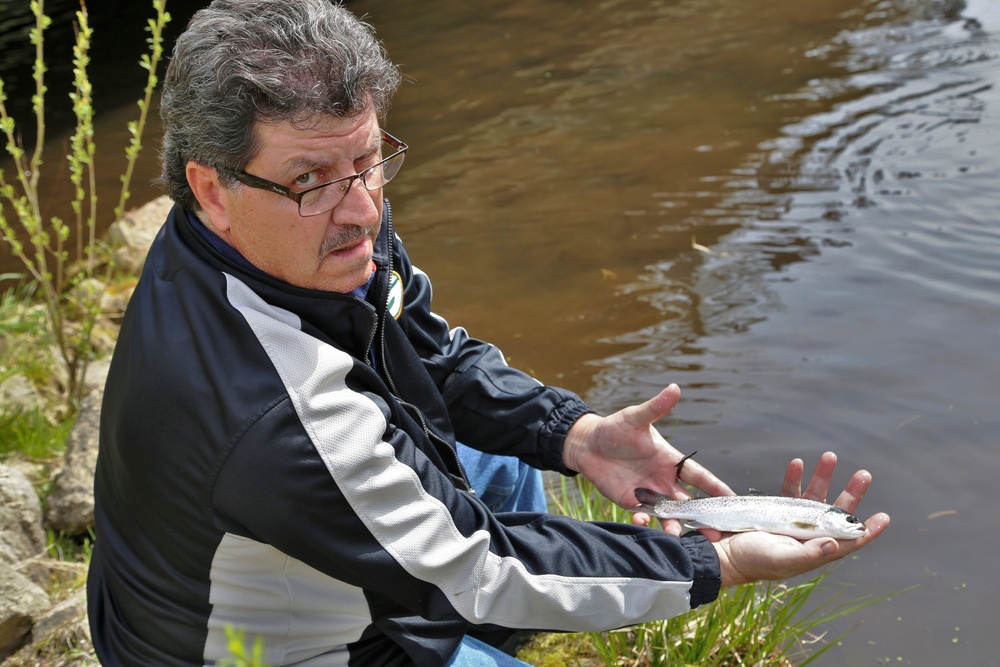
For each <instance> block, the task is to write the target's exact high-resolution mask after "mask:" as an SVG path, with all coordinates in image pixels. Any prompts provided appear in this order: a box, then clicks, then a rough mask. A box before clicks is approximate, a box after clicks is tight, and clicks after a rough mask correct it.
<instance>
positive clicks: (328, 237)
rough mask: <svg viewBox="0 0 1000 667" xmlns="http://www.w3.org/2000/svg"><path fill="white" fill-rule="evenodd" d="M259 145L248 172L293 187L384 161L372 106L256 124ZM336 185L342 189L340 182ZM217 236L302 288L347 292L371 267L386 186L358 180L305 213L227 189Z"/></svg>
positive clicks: (280, 200) (273, 198)
mask: <svg viewBox="0 0 1000 667" xmlns="http://www.w3.org/2000/svg"><path fill="white" fill-rule="evenodd" d="M256 132H257V138H258V141H259V145H260V150H259V152H258V153H257V155H256V157H254V159H253V160H252V161H251V162H250V164H248V165H247V167H246V171H247V172H248V173H251V174H253V175H255V176H259V177H260V178H265V179H267V180H269V181H274V182H275V183H280V184H281V185H285V186H287V187H289V188H292V189H294V190H304V189H307V188H308V187H310V186H314V185H318V184H320V183H326V182H327V181H332V180H334V179H337V178H343V177H344V176H351V175H353V174H356V173H358V172H360V171H363V170H364V169H366V168H367V167H370V166H372V164H374V163H375V162H377V161H378V160H379V148H380V146H381V135H380V133H379V127H378V119H377V118H376V116H375V113H374V111H370V112H368V113H365V114H363V115H361V116H357V117H353V118H337V117H333V116H326V115H323V116H317V117H314V118H312V119H310V120H309V121H308V122H306V123H302V124H299V125H297V126H293V125H292V124H291V123H288V122H282V123H278V124H272V125H258V126H257V128H256ZM331 187H338V186H336V185H334V186H331ZM221 201H222V202H223V208H224V210H225V216H226V218H227V220H226V225H225V227H228V229H224V230H223V232H222V233H220V236H222V238H223V239H224V240H226V241H227V242H228V243H229V244H230V245H232V246H233V247H234V248H236V249H237V250H238V251H239V252H240V253H241V254H242V255H243V256H244V257H246V258H247V259H248V260H249V261H250V262H251V263H252V264H254V265H255V266H256V267H257V268H259V269H261V270H262V271H264V272H265V273H268V274H270V275H272V276H274V277H276V278H280V279H281V280H284V281H285V282H287V283H290V284H292V285H296V286H299V287H306V288H311V289H318V290H326V291H330V292H342V293H346V292H349V291H351V290H352V289H354V288H356V287H359V286H361V285H363V284H364V283H365V282H366V281H367V280H368V277H369V275H370V273H371V259H372V252H373V248H374V242H375V238H376V236H377V235H378V231H379V227H380V226H381V222H382V191H381V189H379V190H374V191H371V192H369V191H368V190H366V189H365V187H364V184H363V183H361V182H359V181H357V180H356V181H354V182H353V183H352V185H351V189H350V190H349V191H348V192H347V195H346V196H345V197H344V198H343V200H341V202H340V203H339V204H337V206H336V208H334V209H333V210H331V211H328V212H326V213H323V214H320V215H315V216H310V217H302V216H300V215H299V212H298V207H297V205H296V204H295V202H293V201H292V200H290V199H287V198H286V197H282V196H280V195H278V194H275V193H273V192H270V191H267V190H260V189H256V188H249V187H243V186H237V187H234V188H233V189H232V190H224V191H223V193H222V197H221Z"/></svg>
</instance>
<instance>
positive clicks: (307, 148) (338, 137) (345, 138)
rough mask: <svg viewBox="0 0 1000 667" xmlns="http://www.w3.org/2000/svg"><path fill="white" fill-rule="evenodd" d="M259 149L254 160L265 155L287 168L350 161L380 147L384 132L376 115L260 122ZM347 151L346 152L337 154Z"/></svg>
mask: <svg viewBox="0 0 1000 667" xmlns="http://www.w3.org/2000/svg"><path fill="white" fill-rule="evenodd" d="M254 134H255V140H256V143H257V151H256V153H255V157H254V159H253V160H251V162H256V161H257V160H258V159H259V158H265V159H266V160H267V161H268V162H271V163H272V164H275V163H277V164H280V165H281V166H282V167H283V168H286V169H295V168H298V167H301V166H308V165H313V164H315V165H319V164H330V163H331V162H332V161H333V160H334V159H337V158H341V159H343V158H347V159H350V160H353V159H356V158H357V157H360V156H361V155H362V154H363V153H366V152H368V151H375V150H378V147H379V145H380V144H381V132H380V131H379V126H378V120H377V118H376V117H375V114H374V113H372V114H370V115H368V114H366V115H365V116H360V117H359V116H354V117H350V118H340V117H336V116H328V115H325V114H317V115H316V116H313V117H310V118H308V119H306V120H305V121H297V122H291V121H287V120H283V121H279V122H273V123H258V124H257V126H256V127H255V128H254ZM340 152H343V153H345V154H344V155H337V154H338V153H340Z"/></svg>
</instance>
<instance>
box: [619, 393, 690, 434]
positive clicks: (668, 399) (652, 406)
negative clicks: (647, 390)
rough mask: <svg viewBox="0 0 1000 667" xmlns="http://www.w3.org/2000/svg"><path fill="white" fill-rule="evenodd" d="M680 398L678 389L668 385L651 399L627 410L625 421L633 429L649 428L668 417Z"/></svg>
mask: <svg viewBox="0 0 1000 667" xmlns="http://www.w3.org/2000/svg"><path fill="white" fill-rule="evenodd" d="M680 398H681V389H680V387H678V386H677V385H676V384H670V385H669V386H667V387H666V388H664V389H663V390H662V391H660V393H658V394H657V395H656V396H654V397H653V398H651V399H649V400H648V401H646V402H645V403H642V404H640V405H636V406H634V407H633V408H632V409H631V410H629V411H628V417H627V421H628V422H629V424H630V425H631V426H634V427H643V426H649V425H650V424H652V423H654V422H657V421H659V420H660V419H663V418H664V417H666V416H667V415H669V414H670V413H671V412H672V411H673V409H674V408H675V407H677V402H678V401H680Z"/></svg>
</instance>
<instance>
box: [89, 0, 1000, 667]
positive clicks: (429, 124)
mask: <svg viewBox="0 0 1000 667" xmlns="http://www.w3.org/2000/svg"><path fill="white" fill-rule="evenodd" d="M350 7H351V8H352V9H353V10H355V11H356V12H358V13H360V14H367V15H368V17H369V20H370V21H371V22H372V23H373V24H374V25H375V26H376V27H377V28H378V30H379V33H380V35H381V36H382V37H383V39H384V40H385V42H386V45H387V47H388V49H389V51H390V54H391V55H392V56H393V58H394V59H395V60H396V61H397V62H399V63H400V64H401V65H402V67H403V70H404V72H405V73H406V74H407V76H408V77H409V81H408V83H406V84H404V86H403V88H402V90H401V91H400V93H399V95H398V96H397V100H396V103H395V105H394V107H393V110H392V111H391V113H390V118H389V125H388V127H389V129H390V131H392V132H393V133H394V134H396V135H397V136H400V137H401V138H403V139H404V140H405V141H407V142H408V143H409V144H410V145H411V150H410V154H409V156H408V158H407V164H406V165H405V167H404V169H403V170H402V172H401V173H400V175H399V176H398V177H397V179H396V180H395V181H393V183H392V185H391V186H390V188H389V190H388V194H389V196H390V197H391V198H392V200H393V207H394V212H395V221H396V226H397V229H398V231H399V232H400V233H401V234H402V235H403V236H404V238H406V240H407V245H408V248H409V250H410V252H411V255H412V256H413V257H414V259H415V261H416V263H417V264H418V265H419V266H421V268H423V269H425V270H427V271H428V272H429V273H430V275H431V276H432V277H433V279H434V282H435V301H436V306H437V309H438V310H439V311H440V312H441V313H442V314H443V315H444V316H445V317H447V318H448V319H449V320H450V321H451V322H452V323H453V324H462V325H464V326H465V327H466V328H468V329H469V331H470V332H471V333H472V334H473V335H476V336H479V337H483V338H487V339H489V340H492V341H494V342H496V343H498V344H499V345H500V346H501V347H502V348H503V350H504V351H505V353H506V354H507V355H508V357H509V358H510V361H511V363H512V364H515V365H518V366H521V367H523V368H526V369H529V370H531V371H532V372H533V373H535V374H536V375H537V376H538V377H539V378H540V379H542V380H543V381H546V382H553V383H560V384H563V385H565V386H568V387H570V388H572V389H574V390H576V391H579V392H580V393H582V394H583V395H585V396H586V397H587V399H588V400H589V401H590V402H591V403H592V404H593V405H595V406H597V407H598V408H600V409H601V410H608V411H609V410H613V409H616V408H618V407H621V406H624V405H628V404H630V403H633V402H635V401H638V400H642V399H644V398H646V397H648V396H649V395H651V394H652V393H653V392H654V391H656V390H657V389H658V388H660V387H662V386H663V385H665V384H666V383H669V382H677V383H679V384H680V385H681V387H682V390H683V397H682V402H681V405H680V406H679V408H678V409H677V411H676V413H675V415H674V416H672V417H671V418H669V419H668V420H666V421H665V422H664V423H663V424H662V430H663V432H664V433H665V434H666V435H667V436H668V437H669V438H670V439H671V441H672V442H673V443H674V444H675V445H676V446H677V447H678V448H680V449H681V450H682V451H685V452H690V451H693V450H697V451H698V456H697V458H698V460H699V461H701V462H702V463H704V464H705V465H707V466H709V467H710V468H711V469H712V470H714V471H715V472H716V473H717V474H719V475H720V476H721V477H723V478H724V479H726V480H727V481H728V482H729V483H730V485H731V486H733V487H734V488H736V489H746V488H748V487H755V488H759V489H762V490H765V491H776V490H777V488H778V485H779V483H780V478H781V471H782V469H783V466H784V464H785V463H786V462H787V461H788V460H789V459H790V458H792V457H793V456H802V457H804V458H805V459H806V460H807V464H809V465H811V464H812V463H814V462H815V460H816V458H817V457H818V455H819V454H820V453H821V452H822V451H824V450H827V449H833V450H835V451H837V452H838V453H839V454H840V457H841V461H842V468H843V469H842V471H841V474H840V475H839V476H838V477H839V478H838V480H837V481H838V482H839V483H841V484H843V483H844V482H845V481H846V479H847V476H848V474H849V471H853V470H854V469H857V468H859V467H866V468H868V469H869V470H871V472H872V473H873V475H874V478H875V484H874V485H873V487H872V490H871V491H870V493H869V494H868V496H867V497H866V498H865V501H864V503H863V504H862V507H861V511H860V513H861V514H866V513H867V514H870V513H873V512H875V511H878V510H884V511H886V512H888V513H889V514H891V515H892V517H893V524H892V526H890V528H889V530H888V531H887V532H886V533H885V535H884V536H883V537H882V538H881V539H880V540H879V541H878V542H876V543H875V544H873V545H872V546H871V547H869V548H868V549H866V550H864V551H862V552H861V553H860V554H859V555H858V556H857V558H856V559H853V560H851V561H850V562H848V563H845V564H844V565H843V566H842V567H841V568H839V569H838V570H837V571H836V572H835V573H834V575H833V576H832V577H831V579H832V580H833V581H836V582H843V583H844V584H846V585H848V588H847V590H845V591H844V593H843V594H842V596H841V599H845V600H846V599H851V598H854V597H860V596H881V595H885V594H889V593H892V592H894V591H898V590H901V589H903V588H906V587H909V586H913V585H918V588H917V589H915V590H913V591H910V592H907V593H904V594H900V595H896V596H894V597H893V598H892V600H891V601H889V602H884V603H881V604H879V605H876V606H874V607H872V608H870V609H867V610H864V611H862V612H859V613H857V614H853V615H851V616H850V617H848V618H847V619H844V620H843V621H841V622H838V623H834V624H832V627H831V628H830V633H829V634H828V636H827V638H830V637H834V636H836V635H838V634H840V633H841V632H844V631H846V630H848V629H851V628H852V627H854V626H855V624H859V625H858V626H857V627H856V628H855V629H854V630H853V632H852V633H851V634H850V635H849V636H848V637H847V638H846V639H845V640H844V641H843V642H842V643H841V644H840V645H838V646H835V647H833V648H832V650H830V651H829V652H828V653H827V654H825V655H824V656H823V657H822V658H821V659H820V660H818V661H817V663H814V664H819V665H822V666H834V665H852V666H853V665H881V664H889V663H892V664H904V665H906V664H909V665H941V664H961V665H996V664H1000V658H998V657H997V655H996V650H995V647H996V646H997V641H996V639H995V637H994V636H993V635H994V634H995V631H996V627H997V619H998V618H1000V603H998V602H997V600H998V599H1000V583H997V579H996V577H994V576H992V575H993V570H994V569H995V567H994V565H993V562H992V561H993V560H994V558H993V553H994V552H995V551H996V549H997V547H998V546H1000V538H998V536H997V530H996V529H997V528H998V527H1000V520H998V519H997V518H996V515H995V509H994V508H995V507H996V502H995V501H994V500H993V498H992V493H991V492H992V489H993V487H994V485H995V480H996V479H997V478H998V476H1000V457H998V455H997V435H996V434H997V433H998V432H1000V410H998V408H1000V400H998V398H1000V392H998V391H997V389H996V387H995V384H996V378H997V377H998V375H1000V373H998V371H1000V355H998V353H997V352H996V350H995V348H996V341H997V339H998V333H1000V296H998V294H1000V224H998V220H997V214H996V210H997V206H996V195H995V192H996V187H997V184H998V180H997V177H998V172H1000V157H998V156H1000V119H998V113H1000V111H998V110H1000V101H998V100H997V96H998V91H997V83H1000V73H998V72H1000V70H998V68H997V62H996V61H997V58H998V54H1000V37H998V34H1000V8H998V6H997V3H996V2H995V0H970V2H968V6H963V4H962V3H956V2H946V1H935V0H894V1H892V2H890V1H889V0H883V1H875V0H813V1H811V2H808V3H786V2H778V1H777V0H761V1H759V2H752V3H751V2H744V1H741V0H671V1H662V2H655V1H649V2H643V3H635V2H625V1H624V0H606V1H602V2H597V1H596V0H595V1H593V2H587V3H582V2H570V1H569V0H506V1H504V2H500V1H498V0H480V2H477V3H459V2H437V3H390V2H387V1H386V0H357V1H356V2H352V3H350ZM95 39H96V38H95ZM116 108H117V107H116ZM121 108H122V109H126V107H121ZM121 113H125V112H121ZM128 113H129V114H130V113H131V111H128ZM109 115H110V114H109ZM147 157H150V158H151V157H152V153H151V152H150V154H148V155H147ZM143 169H145V172H143V174H145V175H140V177H139V179H140V181H142V180H143V179H145V180H147V181H148V180H149V179H151V178H152V175H153V174H155V165H154V164H152V162H148V163H146V164H145V166H144V167H143Z"/></svg>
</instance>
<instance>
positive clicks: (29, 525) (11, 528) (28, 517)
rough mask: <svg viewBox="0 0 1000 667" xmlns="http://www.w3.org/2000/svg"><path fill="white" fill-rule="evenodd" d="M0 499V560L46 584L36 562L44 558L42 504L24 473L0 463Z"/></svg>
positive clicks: (45, 571) (44, 572)
mask: <svg viewBox="0 0 1000 667" xmlns="http://www.w3.org/2000/svg"><path fill="white" fill-rule="evenodd" d="M0 500H2V501H3V505H2V506H0V561H2V562H4V563H6V564H7V565H9V566H11V567H15V568H17V569H18V570H20V571H21V572H22V573H23V574H24V575H25V576H27V577H29V578H30V579H31V580H32V581H34V582H35V583H38V584H41V585H45V584H47V583H48V580H49V570H48V568H47V567H45V565H43V564H42V563H41V562H39V561H38V560H37V559H36V557H38V556H44V555H45V531H44V530H43V529H42V505H41V502H40V501H39V500H38V495H37V494H36V493H35V489H34V487H33V486H31V482H29V481H28V478H27V477H25V476H24V473H22V472H21V471H19V470H17V469H15V468H11V467H9V466H6V465H2V464H0ZM32 559H36V560H32ZM25 561H27V562H25Z"/></svg>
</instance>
